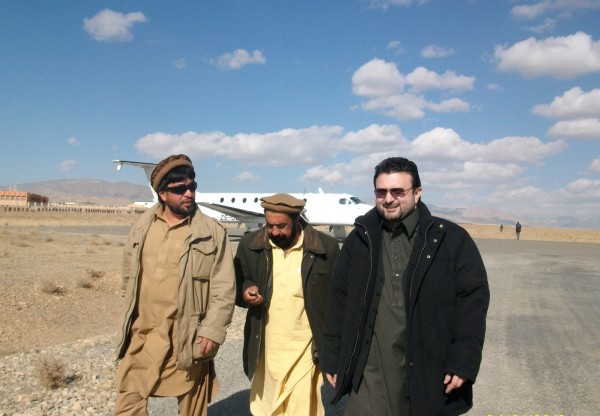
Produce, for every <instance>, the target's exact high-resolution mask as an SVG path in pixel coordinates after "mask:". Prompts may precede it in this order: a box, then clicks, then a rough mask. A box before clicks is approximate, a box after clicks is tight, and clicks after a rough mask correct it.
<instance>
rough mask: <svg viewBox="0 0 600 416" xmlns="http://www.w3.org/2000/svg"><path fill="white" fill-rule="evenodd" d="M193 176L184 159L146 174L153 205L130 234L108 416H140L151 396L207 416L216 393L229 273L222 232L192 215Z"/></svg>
mask: <svg viewBox="0 0 600 416" xmlns="http://www.w3.org/2000/svg"><path fill="white" fill-rule="evenodd" d="M195 176H196V175H195V172H194V167H193V165H192V162H191V160H190V159H189V157H187V156H185V155H173V156H169V157H168V158H166V159H164V160H163V161H161V162H160V163H159V164H158V165H157V166H156V167H155V168H154V171H153V172H152V175H151V185H152V188H154V190H155V191H156V193H157V194H158V197H159V200H160V203H159V204H156V205H155V206H154V207H152V208H151V209H150V210H148V211H147V212H146V213H144V214H143V215H142V216H141V217H140V218H139V219H138V220H137V221H136V223H135V224H134V226H133V227H132V229H131V232H130V233H129V239H128V240H127V244H126V246H125V257H124V264H123V284H124V287H125V288H126V289H125V290H126V292H125V293H126V311H125V316H124V320H123V323H122V332H121V337H120V341H119V346H118V359H119V361H120V362H119V366H118V369H117V376H116V387H117V398H116V405H115V415H147V414H148V413H147V404H148V397H152V396H162V397H177V399H178V403H179V414H180V415H183V416H200V415H206V414H207V406H208V403H209V402H210V401H211V399H212V398H214V396H215V395H216V394H217V391H218V387H219V386H218V381H217V379H216V375H215V368H214V362H213V357H214V355H215V354H216V353H217V350H218V348H219V345H221V344H223V341H225V334H226V331H227V327H228V326H229V324H230V322H231V318H232V315H233V310H234V307H235V272H234V267H233V255H232V251H231V247H230V245H229V240H228V238H227V233H226V231H225V229H224V228H223V227H222V226H221V225H220V224H219V223H218V222H216V221H214V220H213V219H211V218H209V217H207V216H205V215H204V214H202V213H201V212H200V211H199V210H198V205H197V204H196V201H195V191H196V182H194V178H195Z"/></svg>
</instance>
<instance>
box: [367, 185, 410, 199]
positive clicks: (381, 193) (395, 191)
mask: <svg viewBox="0 0 600 416" xmlns="http://www.w3.org/2000/svg"><path fill="white" fill-rule="evenodd" d="M411 189H415V187H414V186H413V187H412V188H408V189H402V188H392V189H384V188H377V189H375V196H376V197H377V198H380V199H384V198H385V197H386V196H387V194H388V192H389V193H390V194H391V195H392V198H394V199H398V198H404V197H405V196H406V194H407V193H408V192H409V191H410V190H411Z"/></svg>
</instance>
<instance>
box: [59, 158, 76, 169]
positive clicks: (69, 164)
mask: <svg viewBox="0 0 600 416" xmlns="http://www.w3.org/2000/svg"><path fill="white" fill-rule="evenodd" d="M75 165H76V162H75V161H74V160H73V159H68V160H63V161H62V162H60V163H59V165H58V169H59V170H62V171H63V172H70V171H72V170H73V168H74V167H75Z"/></svg>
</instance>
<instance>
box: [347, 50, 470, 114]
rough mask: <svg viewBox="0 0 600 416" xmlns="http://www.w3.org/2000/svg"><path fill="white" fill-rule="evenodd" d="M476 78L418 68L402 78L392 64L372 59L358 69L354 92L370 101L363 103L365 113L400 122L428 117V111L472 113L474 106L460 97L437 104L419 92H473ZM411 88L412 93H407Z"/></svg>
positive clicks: (354, 76)
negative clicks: (408, 88) (407, 89)
mask: <svg viewBox="0 0 600 416" xmlns="http://www.w3.org/2000/svg"><path fill="white" fill-rule="evenodd" d="M474 84H475V77H471V76H464V75H457V74H456V73H455V72H454V71H446V72H445V73H443V74H438V73H436V72H434V71H431V70H429V69H427V68H424V67H418V68H415V69H414V70H413V71H412V72H411V73H409V74H408V75H403V74H402V73H400V71H399V70H398V67H397V66H396V65H395V64H394V63H391V62H386V61H384V60H381V59H372V60H371V61H369V62H367V63H366V64H364V65H362V66H361V67H360V68H359V69H357V70H356V71H355V72H354V74H353V76H352V91H353V92H354V94H355V95H357V96H361V97H366V98H368V100H367V101H365V102H363V103H362V104H361V108H362V109H363V110H366V111H374V112H378V113H380V114H383V115H385V116H388V117H393V118H396V119H398V120H415V119H420V118H423V117H424V116H425V111H426V110H430V111H434V112H456V111H469V110H470V108H471V106H470V105H469V104H468V103H467V102H466V101H464V100H462V99H458V98H450V99H446V100H444V101H442V102H439V103H436V102H433V101H431V100H428V99H427V98H426V97H425V96H424V95H422V94H416V93H417V92H423V91H431V90H441V91H442V90H446V91H466V90H471V89H473V87H474ZM405 86H407V87H410V88H411V90H412V92H406V91H404V87H405Z"/></svg>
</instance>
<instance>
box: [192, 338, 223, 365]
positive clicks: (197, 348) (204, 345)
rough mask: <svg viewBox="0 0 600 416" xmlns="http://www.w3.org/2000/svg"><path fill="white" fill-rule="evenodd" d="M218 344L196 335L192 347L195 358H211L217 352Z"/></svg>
mask: <svg viewBox="0 0 600 416" xmlns="http://www.w3.org/2000/svg"><path fill="white" fill-rule="evenodd" d="M218 350H219V344H218V343H217V342H214V341H213V340H210V339H208V338H205V337H197V338H196V341H195V342H194V345H193V348H192V356H193V358H194V359H195V360H199V359H208V358H212V357H214V356H215V355H216V354H217V351H218Z"/></svg>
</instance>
